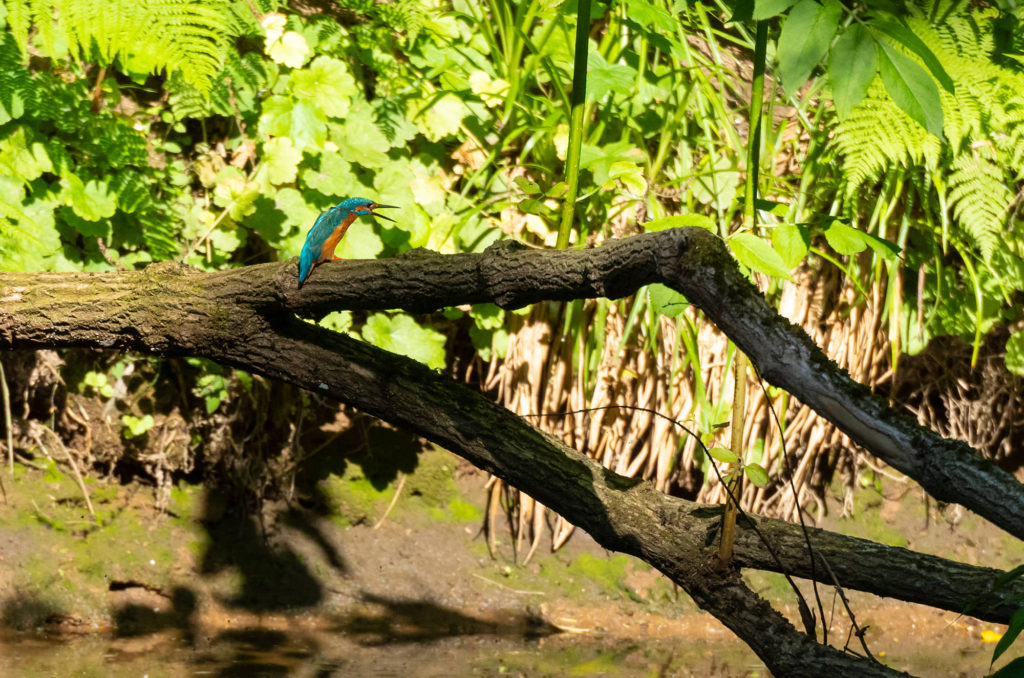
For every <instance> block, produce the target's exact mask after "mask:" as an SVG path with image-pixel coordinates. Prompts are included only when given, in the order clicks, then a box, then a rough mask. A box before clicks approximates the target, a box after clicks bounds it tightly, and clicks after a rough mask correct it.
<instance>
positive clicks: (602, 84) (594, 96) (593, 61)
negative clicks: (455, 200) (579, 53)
mask: <svg viewBox="0 0 1024 678" xmlns="http://www.w3.org/2000/svg"><path fill="white" fill-rule="evenodd" d="M634 84H636V71H635V70H633V69H632V68H630V67H629V66H625V65H623V64H609V63H608V62H607V61H605V60H604V57H603V56H601V53H600V52H598V51H597V50H590V51H589V52H588V53H587V101H600V100H601V99H603V98H604V96H605V95H606V94H608V93H609V92H611V93H612V94H631V93H632V92H633V86H634Z"/></svg>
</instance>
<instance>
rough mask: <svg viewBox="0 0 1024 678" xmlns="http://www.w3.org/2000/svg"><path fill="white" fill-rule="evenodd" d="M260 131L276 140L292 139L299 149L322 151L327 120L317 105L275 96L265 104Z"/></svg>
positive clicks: (325, 136)
mask: <svg viewBox="0 0 1024 678" xmlns="http://www.w3.org/2000/svg"><path fill="white" fill-rule="evenodd" d="M259 128H260V131H261V132H263V133H264V134H267V135H269V136H272V137H288V138H289V139H291V140H292V144H293V145H294V146H295V148H297V149H299V150H300V151H301V150H304V149H306V148H307V147H313V148H316V149H322V148H323V145H324V142H325V141H326V140H327V122H326V117H325V115H324V113H323V111H321V110H320V109H319V107H317V106H316V105H315V104H313V103H311V102H306V101H294V100H292V99H291V98H290V97H284V96H276V95H275V96H272V97H270V98H268V99H267V100H266V101H265V102H263V112H262V114H261V115H260V121H259Z"/></svg>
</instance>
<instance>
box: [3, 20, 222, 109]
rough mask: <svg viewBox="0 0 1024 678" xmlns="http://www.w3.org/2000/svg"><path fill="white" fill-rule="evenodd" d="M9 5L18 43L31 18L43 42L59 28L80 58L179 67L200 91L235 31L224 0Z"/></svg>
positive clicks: (133, 65)
mask: <svg viewBox="0 0 1024 678" xmlns="http://www.w3.org/2000/svg"><path fill="white" fill-rule="evenodd" d="M7 10H8V17H9V18H8V20H9V21H10V22H11V31H12V33H13V34H14V36H15V38H16V39H17V40H18V42H19V44H20V45H21V46H22V48H24V46H25V45H26V43H27V39H28V28H29V25H30V23H31V24H34V25H35V26H36V27H37V28H38V30H39V34H40V37H41V39H42V40H43V42H44V45H45V44H46V43H49V45H50V46H51V47H52V45H53V43H54V41H55V39H56V31H58V30H59V31H61V32H63V33H64V35H65V36H66V37H67V39H68V41H69V43H70V44H71V46H72V48H73V50H74V51H75V52H76V54H77V56H78V57H79V58H80V59H83V60H86V61H96V62H99V63H101V64H103V65H105V66H106V65H110V64H112V63H114V61H115V60H121V61H122V62H123V63H124V64H126V65H127V66H128V67H129V69H131V68H140V69H142V70H143V72H155V71H159V70H166V71H167V72H169V73H173V72H177V73H180V74H181V75H182V77H184V78H185V79H186V80H188V81H189V82H191V83H192V84H193V85H194V86H195V87H196V88H197V89H199V90H200V91H202V92H205V91H207V90H208V89H209V86H210V82H211V81H212V79H213V77H214V76H215V75H216V74H217V72H218V70H219V69H220V63H221V61H222V59H223V56H224V52H225V48H226V45H227V42H228V38H229V37H230V36H231V35H233V33H232V28H233V25H232V24H233V22H232V15H231V7H230V5H229V4H228V3H227V2H226V0H145V1H144V2H137V1H133V0H7Z"/></svg>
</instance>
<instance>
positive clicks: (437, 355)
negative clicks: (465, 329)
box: [362, 313, 445, 370]
mask: <svg viewBox="0 0 1024 678" xmlns="http://www.w3.org/2000/svg"><path fill="white" fill-rule="evenodd" d="M362 335H363V340H364V341H367V342H369V343H371V344H373V345H374V346H377V347H379V348H382V349H384V350H385V351H391V352H392V353H398V354H400V355H404V356H408V357H409V358H412V359H413V360H418V361H420V362H421V363H423V364H425V365H426V366H427V367H430V368H432V369H435V370H440V369H444V366H445V336H444V335H443V334H441V333H440V332H437V331H435V330H432V329H430V328H426V327H421V326H420V325H419V324H417V322H416V321H415V320H413V319H412V318H411V317H410V316H407V315H405V314H404V313H402V314H399V315H395V316H390V317H389V316H388V315H386V314H384V313H374V314H373V315H371V316H370V317H369V318H367V320H366V324H365V325H364V326H363V331H362Z"/></svg>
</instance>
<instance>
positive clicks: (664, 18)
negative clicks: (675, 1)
mask: <svg viewBox="0 0 1024 678" xmlns="http://www.w3.org/2000/svg"><path fill="white" fill-rule="evenodd" d="M626 6H627V7H628V16H629V18H630V19H632V20H633V21H635V22H636V23H638V24H640V25H642V26H650V27H654V28H660V29H661V30H663V31H666V32H669V33H671V32H674V31H675V30H676V27H677V26H678V25H679V24H678V21H679V20H678V19H676V18H675V17H674V16H672V15H671V14H670V13H668V12H667V11H665V10H664V9H663V8H661V7H657V6H655V5H652V4H651V3H649V2H647V1H646V0H629V1H628V2H627V3H626Z"/></svg>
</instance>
